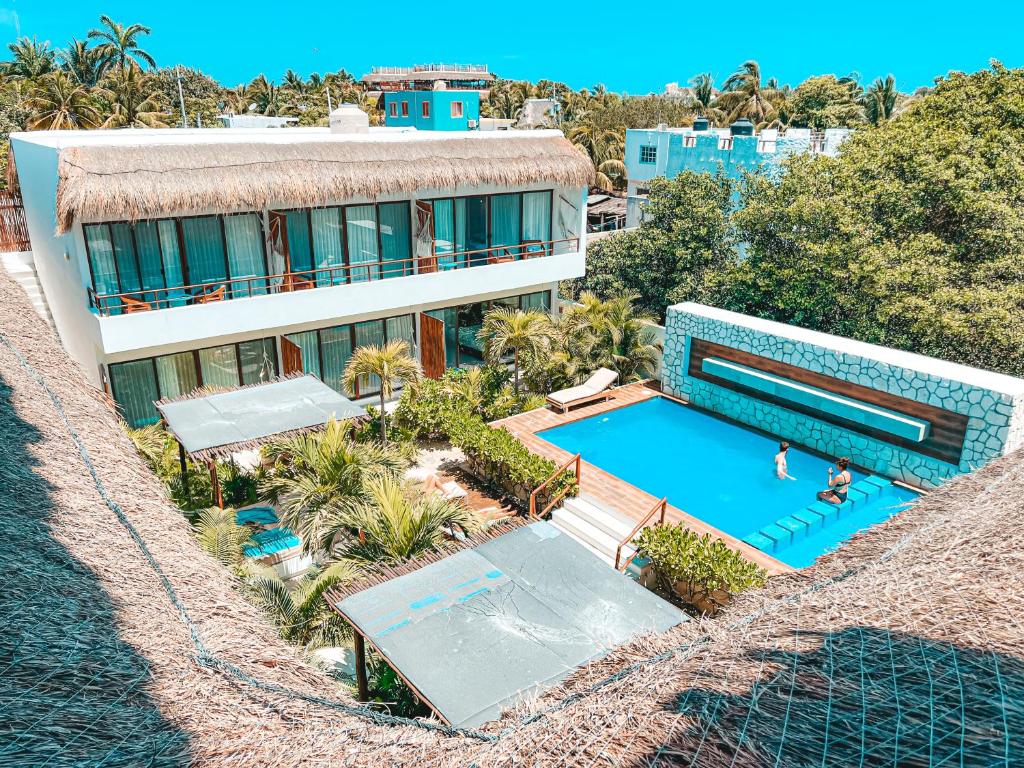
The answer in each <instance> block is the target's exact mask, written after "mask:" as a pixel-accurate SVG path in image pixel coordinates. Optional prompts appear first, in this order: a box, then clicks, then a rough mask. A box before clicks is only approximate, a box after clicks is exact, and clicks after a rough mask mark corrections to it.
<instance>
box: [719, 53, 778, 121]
mask: <svg viewBox="0 0 1024 768" xmlns="http://www.w3.org/2000/svg"><path fill="white" fill-rule="evenodd" d="M777 98H778V94H777V89H774V88H768V87H767V86H766V85H764V84H762V82H761V67H760V65H759V64H758V63H757V62H756V61H746V62H744V63H743V66H741V67H740V68H739V70H737V71H736V72H734V73H733V74H731V75H730V76H729V78H728V79H727V80H726V81H725V84H724V86H723V88H722V93H720V94H719V95H718V102H719V103H720V104H721V105H722V107H723V108H724V109H726V110H728V113H729V117H728V119H729V121H730V122H732V121H734V120H738V119H739V118H741V117H745V118H747V119H748V120H750V121H751V122H752V123H754V124H755V125H763V124H764V123H767V122H768V121H769V119H770V118H771V116H772V114H773V113H774V112H775V104H774V103H773V100H774V99H777Z"/></svg>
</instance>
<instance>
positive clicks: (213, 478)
mask: <svg viewBox="0 0 1024 768" xmlns="http://www.w3.org/2000/svg"><path fill="white" fill-rule="evenodd" d="M206 466H207V467H209V468H210V486H211V487H212V488H213V502H214V504H216V505H217V506H218V507H220V508H221V509H224V497H223V496H222V495H221V492H220V480H219V479H218V478H217V462H216V460H214V459H209V460H207V462H206Z"/></svg>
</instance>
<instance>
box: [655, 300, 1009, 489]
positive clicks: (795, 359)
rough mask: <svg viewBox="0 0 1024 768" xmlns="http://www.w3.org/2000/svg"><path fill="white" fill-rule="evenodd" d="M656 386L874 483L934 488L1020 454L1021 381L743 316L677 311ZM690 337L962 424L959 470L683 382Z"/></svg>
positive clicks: (689, 308)
mask: <svg viewBox="0 0 1024 768" xmlns="http://www.w3.org/2000/svg"><path fill="white" fill-rule="evenodd" d="M665 327H666V331H665V353H664V361H663V366H662V373H661V379H662V386H663V388H664V390H665V391H666V392H667V393H668V394H671V395H673V396H675V397H678V398H680V399H681V400H685V401H688V402H691V403H693V404H694V405H698V406H700V407H702V408H706V409H708V410H711V411H714V412H716V413H720V414H722V415H724V416H728V417H730V418H733V419H736V420H737V421H741V422H743V423H746V424H750V425H752V426H756V427H758V428H760V429H763V430H765V431H767V432H770V433H772V434H774V435H777V436H779V437H780V438H781V439H786V440H790V441H791V442H793V443H795V444H798V445H804V446H808V447H810V448H814V449H817V450H819V451H821V452H823V453H827V454H830V455H834V456H840V455H846V456H850V457H851V458H852V459H853V461H854V463H855V464H858V465H860V466H862V467H865V468H866V469H869V470H871V471H874V472H876V473H878V474H881V475H885V476H887V477H891V478H894V479H897V480H903V481H905V482H907V483H910V484H913V485H917V486H921V487H925V488H928V487H934V486H936V485H938V484H940V483H941V482H942V481H943V480H945V479H947V478H949V477H952V476H953V475H956V474H958V473H961V472H969V471H971V470H973V469H977V468H978V467H980V466H982V465H983V464H985V463H986V462H988V461H990V460H991V459H993V458H995V457H997V456H1001V455H1003V454H1004V453H1009V452H1010V451H1013V450H1015V449H1017V448H1019V447H1021V446H1024V380H1022V379H1015V378H1012V377H1010V376H1003V375H1001V374H995V373H991V372H988V371H982V370H979V369H976V368H968V367H966V366H961V365H955V364H951V363H947V362H944V361H940V360H935V359H934V358H927V357H923V356H921V355H914V354H910V353H907V352H900V351H898V350H892V349H888V348H885V347H878V346H874V345H870V344H864V343H861V342H855V341H852V340H850V339H844V338H841V337H838V336H832V335H829V334H824V333H817V332H814V331H808V330H806V329H802V328H796V327H794V326H788V325H784V324H782V323H774V322H770V321H766V320H759V319H757V318H752V317H748V316H746V315H741V314H737V313H734V312H726V311H724V310H719V309H715V308H712V307H705V306H703V305H700V304H692V303H687V304H680V305H677V306H674V307H669V309H668V316H667V318H666V321H665ZM690 337H696V338H698V339H704V340H706V341H710V342H714V343H716V344H721V345H723V346H727V347H732V348H734V349H739V350H743V351H744V352H750V353H752V354H755V355H761V356H762V357H767V358H770V359H772V360H778V361H781V362H784V363H788V364H790V365H795V366H799V367H801V368H806V369H807V370H810V371H815V372H817V373H823V374H825V375H828V376H833V377H835V378H837V379H842V380H844V381H850V382H854V383H856V384H860V385H862V386H866V387H871V388H872V389H877V390H882V391H884V392H888V393H890V394H893V395H898V396H900V397H904V398H907V399H910V400H916V401H918V402H922V403H928V404H929V405H933V406H936V407H938V408H944V409H946V410H949V411H954V412H956V413H961V414H965V415H967V416H968V417H969V420H968V423H967V433H966V436H965V441H964V448H963V452H962V454H961V456H960V463H959V464H958V465H955V464H948V463H946V462H943V461H940V460H938V459H934V458H931V457H929V456H924V455H921V454H918V453H915V452H913V451H910V450H907V449H905V448H901V447H898V446H895V445H891V444H889V443H885V442H882V441H880V440H877V439H874V438H870V437H865V436H863V435H859V434H855V433H852V432H849V431H848V430H846V429H843V428H842V427H837V426H835V425H832V424H829V423H827V422H821V421H818V420H816V419H814V418H813V417H810V416H806V415H804V414H801V413H797V412H795V411H790V410H788V409H786V408H782V407H780V406H776V405H773V404H771V403H766V402H764V401H760V400H757V399H754V398H751V397H749V396H747V395H744V394H741V393H738V392H734V391H732V390H729V389H726V388H724V387H720V386H718V385H716V384H712V383H710V382H707V381H703V380H700V379H695V378H692V377H690V376H688V375H687V370H688V367H689V339H690Z"/></svg>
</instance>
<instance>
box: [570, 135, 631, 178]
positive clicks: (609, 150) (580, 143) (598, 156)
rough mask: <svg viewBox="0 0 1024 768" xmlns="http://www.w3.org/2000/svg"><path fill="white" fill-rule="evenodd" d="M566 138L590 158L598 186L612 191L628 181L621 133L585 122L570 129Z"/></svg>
mask: <svg viewBox="0 0 1024 768" xmlns="http://www.w3.org/2000/svg"><path fill="white" fill-rule="evenodd" d="M566 138H568V139H569V141H571V142H572V143H573V144H575V145H576V146H577V147H578V148H579V149H581V150H582V151H583V152H586V153H587V155H588V156H589V157H590V160H591V162H592V163H593V164H594V171H595V182H594V183H595V184H596V186H598V187H600V188H601V189H604V190H607V191H610V190H612V189H613V188H614V187H616V186H622V185H623V182H625V179H626V166H625V164H624V163H623V162H622V157H623V153H624V151H625V141H624V140H623V136H622V135H621V134H620V133H619V132H617V131H614V130H611V129H607V128H601V127H600V126H598V125H595V124H594V123H593V122H592V121H590V120H583V121H582V122H579V123H576V124H575V125H573V126H572V127H571V128H569V130H568V131H567V132H566Z"/></svg>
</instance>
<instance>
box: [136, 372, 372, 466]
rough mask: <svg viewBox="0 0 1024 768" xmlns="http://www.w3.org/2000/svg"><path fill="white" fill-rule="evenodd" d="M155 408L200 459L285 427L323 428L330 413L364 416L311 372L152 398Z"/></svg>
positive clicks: (249, 443) (247, 444) (287, 429)
mask: <svg viewBox="0 0 1024 768" xmlns="http://www.w3.org/2000/svg"><path fill="white" fill-rule="evenodd" d="M156 407H157V409H158V410H159V411H160V414H161V415H162V416H163V418H164V421H165V422H166V423H167V428H168V429H169V430H170V431H171V432H172V433H173V434H174V436H175V438H177V440H178V442H180V443H181V445H182V446H183V447H184V448H185V451H186V452H187V453H189V454H190V455H192V456H196V455H197V454H198V455H200V456H203V457H204V458H210V457H212V455H215V454H218V453H230V452H231V451H233V450H242V449H244V448H247V447H253V446H254V445H255V444H258V443H259V441H261V440H265V439H267V438H269V437H273V436H274V435H279V434H282V433H285V432H295V431H298V430H306V429H314V428H317V427H322V426H323V425H324V424H326V423H327V422H328V421H330V419H332V418H334V419H337V420H339V421H340V420H342V419H353V418H358V417H360V416H365V415H366V411H364V410H363V409H362V408H360V407H359V406H358V405H355V404H354V403H353V402H352V401H351V400H349V399H348V398H347V397H342V396H341V395H339V394H338V393H337V392H335V391H334V390H333V389H331V388H330V387H328V386H327V385H326V384H324V383H323V382H322V381H320V379H318V378H316V377H315V376H300V377H298V378H294V379H284V380H282V381H273V382H270V383H268V384H259V385H256V386H252V387H242V388H241V389H236V390H232V391H230V392H217V393H216V394H212V395H206V396H204V397H191V398H186V399H183V400H175V401H172V402H163V403H157V406H156ZM204 454H209V455H205V456H204Z"/></svg>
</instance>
